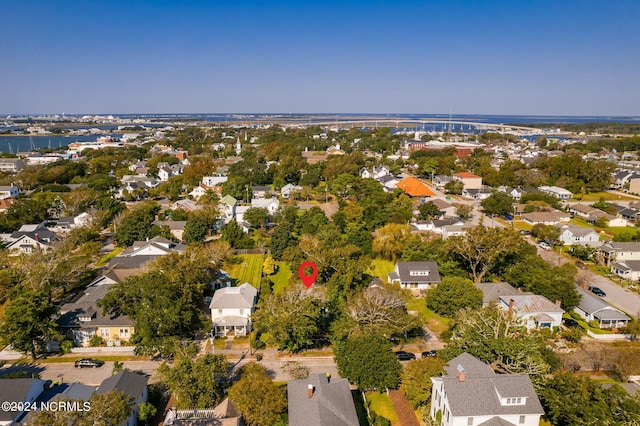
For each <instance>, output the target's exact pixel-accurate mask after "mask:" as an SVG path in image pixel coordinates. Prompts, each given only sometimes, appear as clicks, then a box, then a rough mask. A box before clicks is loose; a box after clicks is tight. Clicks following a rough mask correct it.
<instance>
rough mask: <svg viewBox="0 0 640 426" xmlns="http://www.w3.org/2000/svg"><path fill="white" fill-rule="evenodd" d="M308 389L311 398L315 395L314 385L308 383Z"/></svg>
mask: <svg viewBox="0 0 640 426" xmlns="http://www.w3.org/2000/svg"><path fill="white" fill-rule="evenodd" d="M307 389H308V393H309V398H311V397H312V396H313V385H311V384H309V385H307Z"/></svg>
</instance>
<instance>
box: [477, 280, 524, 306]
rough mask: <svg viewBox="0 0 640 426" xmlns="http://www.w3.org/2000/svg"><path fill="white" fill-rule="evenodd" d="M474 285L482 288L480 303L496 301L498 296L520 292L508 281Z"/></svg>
mask: <svg viewBox="0 0 640 426" xmlns="http://www.w3.org/2000/svg"><path fill="white" fill-rule="evenodd" d="M476 286H477V287H478V288H479V289H480V290H482V304H483V305H488V304H489V303H498V302H499V300H500V296H514V295H518V294H522V292H521V291H519V290H518V289H517V288H515V287H514V286H512V285H511V284H509V283H479V284H476Z"/></svg>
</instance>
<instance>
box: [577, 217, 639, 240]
mask: <svg viewBox="0 0 640 426" xmlns="http://www.w3.org/2000/svg"><path fill="white" fill-rule="evenodd" d="M571 223H572V224H575V225H578V226H582V227H584V228H593V229H595V230H596V232H598V233H599V234H600V235H601V239H602V238H603V237H604V238H611V237H616V236H623V235H626V236H629V237H632V236H634V235H636V232H637V231H638V230H637V228H634V227H631V226H610V227H608V228H598V227H597V226H594V225H592V224H590V223H589V222H587V221H586V220H584V219H581V218H579V217H574V218H572V219H571ZM602 232H604V233H605V234H606V237H605V234H602Z"/></svg>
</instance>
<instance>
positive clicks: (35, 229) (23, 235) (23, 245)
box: [0, 222, 58, 255]
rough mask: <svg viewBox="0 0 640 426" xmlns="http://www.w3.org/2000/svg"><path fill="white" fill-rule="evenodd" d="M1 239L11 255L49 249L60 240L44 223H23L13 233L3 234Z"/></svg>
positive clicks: (0, 236)
mask: <svg viewBox="0 0 640 426" xmlns="http://www.w3.org/2000/svg"><path fill="white" fill-rule="evenodd" d="M0 239H1V240H2V241H3V242H4V243H5V245H6V249H7V250H8V251H9V252H10V253H11V255H18V254H20V253H33V252H34V251H37V250H43V251H48V250H51V249H52V247H53V243H54V242H55V241H57V240H58V236H57V235H56V234H55V232H53V231H51V230H49V229H48V228H46V227H45V226H44V222H43V223H38V224H28V225H22V226H21V227H20V229H18V230H17V231H13V232H12V233H11V234H1V235H0Z"/></svg>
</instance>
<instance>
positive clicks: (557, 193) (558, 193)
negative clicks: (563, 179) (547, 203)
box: [538, 186, 573, 200]
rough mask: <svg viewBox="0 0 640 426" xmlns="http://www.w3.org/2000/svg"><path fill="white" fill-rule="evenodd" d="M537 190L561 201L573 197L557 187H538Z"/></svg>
mask: <svg viewBox="0 0 640 426" xmlns="http://www.w3.org/2000/svg"><path fill="white" fill-rule="evenodd" d="M538 189H539V190H540V191H542V192H544V193H546V194H551V195H553V196H554V197H556V198H559V199H561V200H568V199H570V198H571V197H573V193H572V192H571V191H568V190H566V189H564V188H560V187H559V186H540V187H538Z"/></svg>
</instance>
